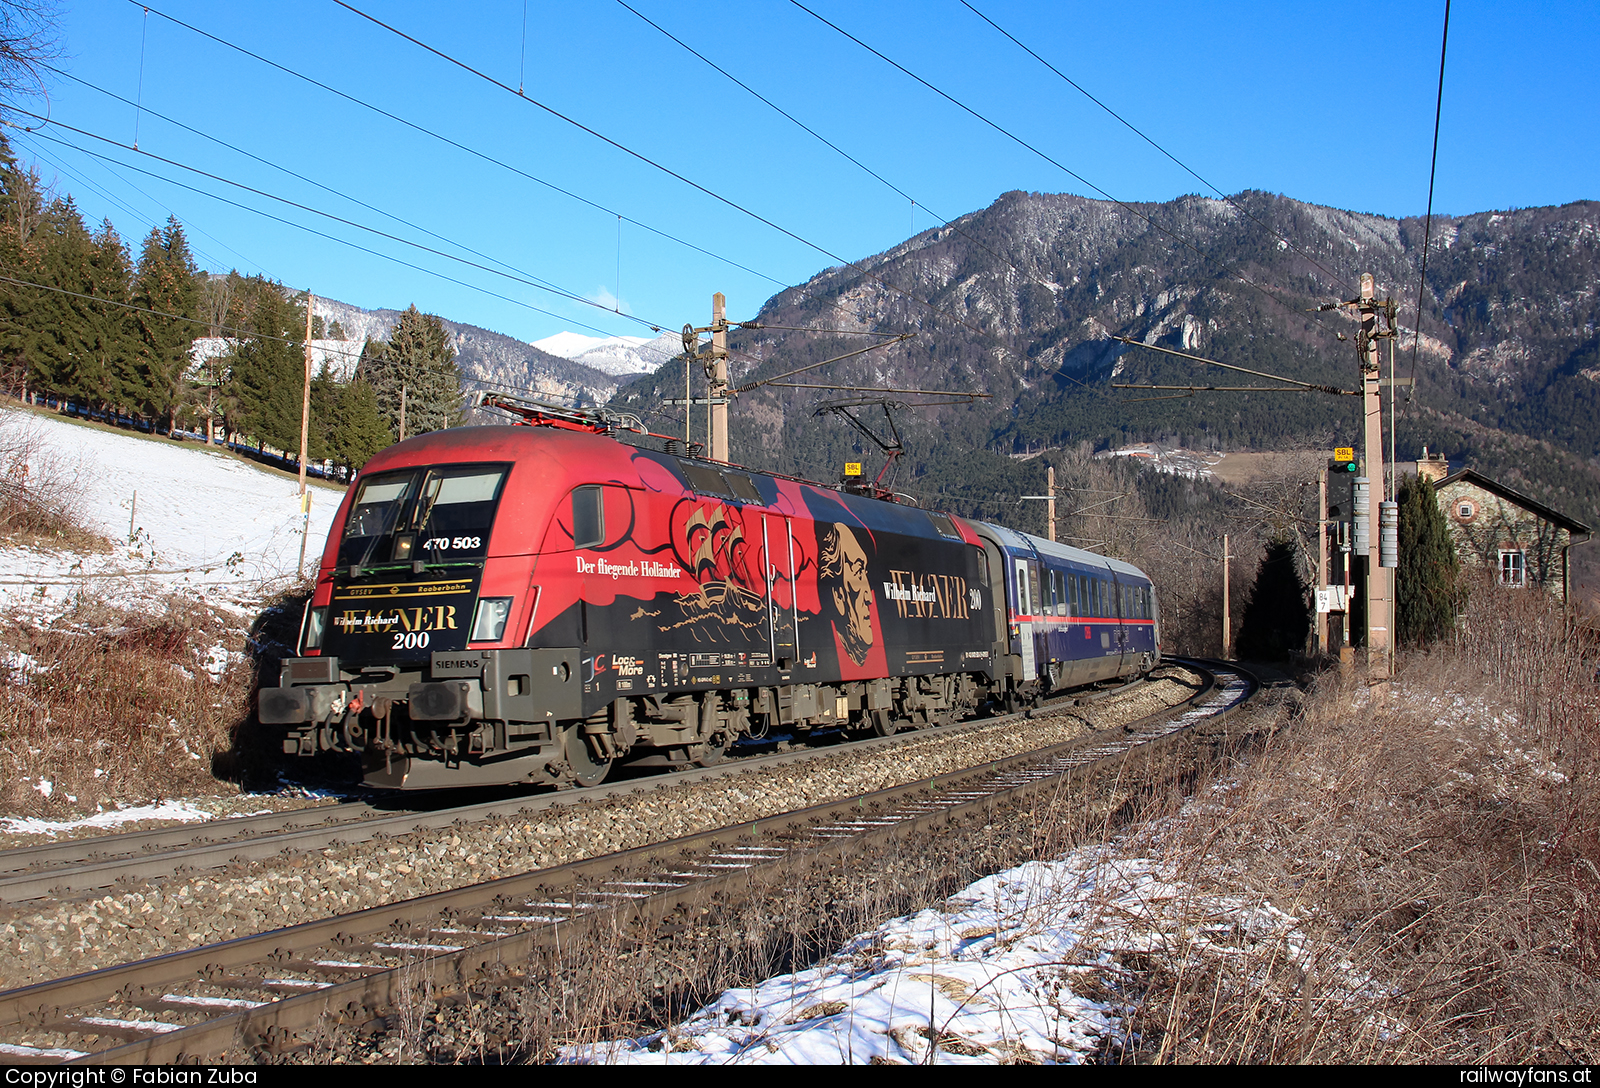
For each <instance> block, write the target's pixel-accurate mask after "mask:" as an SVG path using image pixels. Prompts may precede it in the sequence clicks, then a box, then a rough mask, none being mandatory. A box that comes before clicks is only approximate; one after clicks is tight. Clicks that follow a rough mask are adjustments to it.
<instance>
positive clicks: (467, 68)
mask: <svg viewBox="0 0 1600 1088" xmlns="http://www.w3.org/2000/svg"><path fill="white" fill-rule="evenodd" d="M333 2H334V3H335V4H337V5H339V6H340V7H342V8H344V9H345V10H346V11H349V12H350V13H351V14H353V15H358V16H360V17H361V18H363V19H365V20H367V21H368V22H370V23H372V24H373V25H374V26H377V27H381V28H382V29H384V30H387V31H388V32H389V33H391V34H393V35H394V36H395V37H397V38H401V39H403V40H405V41H408V42H410V43H411V44H412V45H415V46H416V47H417V48H418V49H421V50H423V51H424V52H426V53H431V54H432V55H433V56H435V57H438V58H439V59H440V60H442V61H445V62H446V63H448V64H451V65H454V66H455V67H457V68H460V69H461V70H462V71H464V72H467V73H469V74H470V75H474V76H477V77H478V78H479V79H481V80H483V81H484V82H485V83H488V84H491V85H492V86H495V87H498V88H500V89H501V90H502V91H505V92H506V93H507V94H510V95H514V96H515V97H517V98H518V99H521V100H522V101H524V102H526V103H528V104H529V105H531V106H535V107H537V108H539V109H541V110H543V111H544V112H545V113H548V114H549V115H550V116H552V117H554V118H556V119H557V120H560V121H564V122H566V123H567V124H569V125H571V126H573V127H574V128H576V129H579V130H580V131H582V132H586V133H588V134H589V135H590V136H593V137H594V138H595V139H597V140H599V141H600V142H601V143H604V144H606V145H607V146H608V147H613V148H616V149H617V150H618V151H621V152H622V153H623V154H625V155H628V156H629V157H631V158H634V159H637V160H638V161H639V162H642V163H644V164H645V165H646V166H649V167H651V168H652V169H655V170H659V171H660V172H661V173H663V174H666V175H667V176H668V177H671V178H673V179H675V180H677V181H680V182H682V183H683V184H685V185H687V186H689V187H690V188H691V189H694V190H695V191H696V192H699V193H704V194H705V195H706V196H708V197H710V198H711V199H713V200H715V201H717V202H718V203H719V204H723V205H725V206H726V207H729V208H732V209H733V210H734V211H736V212H738V213H740V214H741V215H745V216H748V217H749V218H751V219H754V220H755V221H756V222H758V223H761V224H763V225H764V226H767V227H770V228H772V229H773V230H775V231H777V232H778V233H779V234H782V235H783V236H784V237H786V238H792V239H793V240H794V241H796V242H799V243H800V244H801V245H803V246H805V247H806V248H808V249H813V250H815V251H816V252H818V253H820V254H822V255H823V256H824V257H827V258H828V259H829V260H832V261H836V262H838V263H839V264H842V265H845V266H846V267H848V268H853V269H855V270H856V271H857V272H859V273H860V274H861V275H862V276H864V277H866V278H867V279H869V280H872V281H873V282H874V283H876V284H878V285H879V286H880V287H883V288H884V289H885V290H887V291H890V292H892V293H894V294H897V295H900V296H902V297H903V298H906V299H908V300H910V301H912V302H915V303H917V304H918V305H921V306H926V307H927V308H928V309H929V310H930V311H932V312H934V313H936V314H937V313H945V315H946V316H947V317H948V318H949V320H951V321H953V322H955V323H956V324H958V325H962V326H964V327H966V328H968V329H971V330H972V331H974V332H976V333H978V334H979V335H980V336H985V337H989V338H991V339H994V340H996V341H997V342H999V338H998V337H995V336H994V334H993V333H991V332H989V331H987V330H985V329H981V328H979V327H978V326H976V325H972V324H970V323H969V322H966V321H963V320H961V319H960V318H959V317H955V316H954V315H952V314H949V313H946V312H945V311H941V310H940V309H939V308H938V307H936V306H934V305H933V304H932V303H931V302H928V301H926V300H924V299H921V298H918V297H917V296H915V295H913V294H911V293H910V292H909V291H906V290H904V289H903V288H900V287H896V286H895V285H894V284H892V283H889V282H888V281H887V280H885V279H883V278H882V277H881V276H878V275H875V274H874V273H873V272H871V271H870V270H868V269H867V268H866V267H865V266H864V265H863V264H862V262H860V261H852V260H850V259H849V258H847V257H844V256H842V255H840V254H838V253H835V252H833V251H832V250H830V249H827V248H826V247H824V246H821V245H818V244H817V243H816V242H813V241H811V240H810V239H808V238H804V237H802V236H801V235H799V234H796V233H795V232H794V231H792V230H790V229H789V228H787V227H784V226H781V225H779V224H778V223H775V222H773V221H772V220H771V219H768V218H766V217H765V216H763V215H761V214H760V213H759V212H756V211H753V210H751V209H750V208H746V207H745V206H744V205H742V204H739V203H738V202H736V201H734V200H731V199H729V198H728V197H725V196H723V195H722V194H720V193H717V192H715V191H713V190H711V189H708V188H707V187H706V186H704V185H701V184H700V183H699V182H697V181H694V180H693V179H691V178H688V177H685V176H684V175H683V174H680V173H678V172H677V171H676V170H674V169H672V168H671V167H669V166H666V165H665V164H663V163H659V162H656V161H655V160H654V159H652V158H650V157H649V156H647V155H645V154H643V153H642V152H638V151H635V150H633V149H632V148H631V147H628V146H626V145H625V144H622V143H619V142H617V141H616V140H613V139H612V138H611V137H609V136H607V135H605V134H604V133H601V132H597V131H596V130H594V129H592V128H590V127H589V126H588V125H585V124H584V123H583V122H582V121H579V120H576V119H575V118H572V117H568V116H567V115H566V114H564V113H562V112H561V111H560V110H557V109H555V108H554V107H552V106H548V105H546V104H545V103H543V102H540V101H539V100H538V99H536V98H533V97H532V96H530V95H527V94H519V93H518V92H517V91H516V90H515V89H514V88H512V87H511V86H509V85H508V84H505V83H502V82H501V81H500V80H498V79H496V78H495V77H494V76H491V75H489V74H488V73H487V72H484V71H482V70H480V69H477V68H474V67H473V66H472V65H470V64H468V63H466V62H465V61H463V60H459V59H457V58H455V57H453V56H451V55H450V54H448V53H446V52H444V51H442V50H440V49H437V48H435V47H434V46H431V45H429V44H428V43H427V42H424V41H421V40H420V39H418V38H415V37H413V36H411V35H410V34H407V33H406V32H405V31H403V30H400V29H399V28H397V27H394V26H391V25H389V24H388V23H386V22H384V21H383V20H382V19H379V18H377V17H376V16H373V15H369V14H367V13H366V12H364V11H362V10H361V9H360V8H357V7H355V6H353V5H351V4H348V3H346V2H345V0H333ZM785 286H788V285H785ZM1007 350H1014V349H1009V348H1008V349H1007Z"/></svg>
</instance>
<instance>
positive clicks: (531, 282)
mask: <svg viewBox="0 0 1600 1088" xmlns="http://www.w3.org/2000/svg"><path fill="white" fill-rule="evenodd" d="M17 112H18V113H22V114H24V115H25V116H30V117H34V116H37V115H36V114H29V113H28V112H27V111H26V110H20V109H19V110H18V111H17ZM40 119H41V120H42V118H40ZM50 124H51V126H52V127H54V128H60V129H65V130H66V131H68V132H73V133H77V134H78V135H80V136H87V137H88V138H90V139H91V140H98V141H100V142H101V143H105V144H110V145H111V146H112V147H115V148H117V149H119V150H121V151H131V152H132V153H134V154H136V155H143V156H145V157H146V158H149V159H153V160H155V161H156V162H159V163H163V164H165V165H167V166H173V167H176V168H177V169H179V170H186V171H188V172H189V173H191V174H198V175H199V176H201V177H203V178H207V179H209V180H211V181H216V182H220V183H221V184H223V185H229V186H232V187H233V188H236V189H242V190H243V191H245V192H247V193H251V194H253V195H255V196H259V197H263V198H265V199H267V200H274V201H277V202H278V203H280V204H286V205H288V206H289V207H291V208H295V209H298V210H299V211H303V212H307V213H309V214H311V215H316V216H321V217H322V218H324V219H330V220H332V221H333V222H335V223H339V224H342V225H344V226H347V227H353V228H355V229H356V230H359V231H364V232H366V233H368V234H372V235H376V236H377V237H379V238H383V239H386V240H388V241H391V242H397V243H399V244H400V245H403V246H410V247H411V248H413V249H418V250H421V251H422V252H424V253H428V254H432V255H433V256H435V257H443V258H444V259H445V260H447V261H455V262H457V263H458V264H463V265H466V266H467V267H469V268H475V269H477V270H478V271H480V272H488V273H489V274H490V275H494V276H500V277H503V278H505V279H508V280H511V281H513V282H514V283H520V284H523V285H524V286H527V287H535V288H538V289H539V290H541V291H548V292H550V293H551V294H554V295H558V296H560V297H562V298H565V299H568V300H569V301H572V302H577V303H581V304H582V305H585V306H592V307H594V308H595V309H597V310H603V311H605V312H606V313H617V311H615V310H613V309H612V308H611V307H609V306H605V305H602V304H601V303H598V302H595V301H593V300H591V299H587V298H584V297H583V296H582V295H579V294H576V293H574V292H572V291H568V290H567V289H566V288H564V287H561V286H559V285H557V284H554V283H551V282H550V281H548V280H545V279H542V278H540V277H538V276H531V275H523V274H520V273H516V272H507V271H505V270H504V269H497V268H491V267H490V266H488V265H485V264H480V263H479V262H477V261H470V260H468V259H466V258H465V257H460V256H457V255H456V254H453V253H447V252H445V251H444V250H441V249H435V248H434V247H432V246H427V245H423V244H422V243H421V242H416V241H412V240H411V239H409V238H404V237H402V236H400V235H398V234H391V233H389V232H388V231H384V230H379V229H378V228H377V227H370V226H367V225H366V224H364V223H359V222H357V221H355V220H354V219H346V218H345V217H344V216H341V215H335V214H334V213H332V212H328V211H323V210H322V209H320V208H315V207H312V206H311V205H309V204H302V203H301V202H299V201H297V200H290V199H289V198H288V197H285V196H279V195H277V194H276V193H269V192H267V191H266V190H265V189H258V188H256V187H255V186H253V185H246V184H245V183H244V182H242V181H234V180H233V179H231V178H225V177H223V176H222V175H220V174H213V173H211V172H210V171H209V170H202V169H200V168H199V167H198V166H190V165H188V164H187V163H182V162H179V161H177V160H176V159H169V158H167V157H165V156H163V155H157V154H155V153H154V152H151V151H145V150H143V149H141V148H137V147H133V146H132V145H130V144H125V143H123V142H122V141H120V140H114V139H112V138H111V137H109V136H102V135H100V134H98V133H95V132H90V131H88V130H87V129H81V128H77V127H75V126H73V125H69V124H66V123H64V122H62V121H59V120H52V121H51V122H50ZM38 136H39V138H41V139H49V138H50V137H48V136H44V135H43V134H42V133H40V134H38ZM56 142H58V143H61V144H62V146H65V147H72V148H74V149H75V150H77V151H80V152H82V153H84V154H86V155H95V157H96V158H102V157H104V156H100V155H96V153H95V152H93V151H90V150H88V149H87V148H84V147H80V146H78V145H76V144H69V143H66V142H65V141H56ZM109 161H111V162H116V163H117V165H119V166H123V167H124V168H126V169H129V170H137V169H138V167H135V166H131V165H129V164H127V163H121V162H117V160H115V159H111V160H109ZM140 172H141V173H149V171H140ZM152 176H155V177H160V175H152ZM162 180H164V181H167V182H168V183H170V184H174V185H176V184H178V182H175V181H172V179H170V178H163V179H162ZM208 195H210V194H208ZM452 244H455V243H452ZM462 248H465V247H462ZM617 316H619V317H621V318H624V319H625V320H628V321H633V322H635V323H637V324H640V325H643V326H645V327H646V328H649V329H652V330H656V331H659V330H660V329H661V327H662V326H661V325H660V324H658V323H656V322H653V321H647V320H645V319H644V318H642V317H635V316H634V315H632V314H617Z"/></svg>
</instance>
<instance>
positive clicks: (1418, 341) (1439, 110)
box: [1390, 0, 1450, 396]
mask: <svg viewBox="0 0 1600 1088" xmlns="http://www.w3.org/2000/svg"><path fill="white" fill-rule="evenodd" d="M1449 44H1450V0H1444V32H1443V34H1442V35H1441V38H1440V41H1439V97H1438V99H1437V100H1436V101H1435V102H1434V106H1433V161H1432V162H1431V164H1430V165H1429V166H1428V217H1427V219H1426V220H1424V221H1423V225H1422V270H1421V271H1420V272H1419V273H1418V274H1417V331H1416V335H1415V336H1413V337H1412V338H1411V393H1410V395H1411V396H1416V389H1417V384H1416V383H1417V349H1418V348H1419V347H1420V346H1421V345H1422V292H1423V289H1424V288H1425V287H1426V286H1427V283H1428V236H1429V234H1430V232H1431V231H1432V229H1433V181H1434V178H1435V177H1436V176H1437V174H1438V171H1439V119H1440V118H1441V117H1442V116H1443V115H1444V56H1445V49H1446V48H1447V47H1448V46H1449ZM1390 395H1391V396H1392V395H1393V390H1390Z"/></svg>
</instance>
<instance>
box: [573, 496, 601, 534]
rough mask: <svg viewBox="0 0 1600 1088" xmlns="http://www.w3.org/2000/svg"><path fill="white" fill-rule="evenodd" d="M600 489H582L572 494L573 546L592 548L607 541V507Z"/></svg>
mask: <svg viewBox="0 0 1600 1088" xmlns="http://www.w3.org/2000/svg"><path fill="white" fill-rule="evenodd" d="M601 500H602V495H601V492H600V489H599V488H598V487H580V488H578V489H577V490H575V491H573V493H572V546H573V547H574V548H591V547H593V546H594V545H596V544H601V543H604V541H605V539H606V515H605V506H604V505H603V503H602V501H601Z"/></svg>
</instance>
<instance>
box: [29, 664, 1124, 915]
mask: <svg viewBox="0 0 1600 1088" xmlns="http://www.w3.org/2000/svg"><path fill="white" fill-rule="evenodd" d="M1139 683H1140V682H1139V681H1134V682H1131V683H1128V684H1122V685H1118V686H1117V687H1114V688H1105V689H1102V690H1099V691H1095V692H1089V693H1075V694H1073V695H1067V696H1062V697H1060V698H1058V699H1055V700H1051V701H1049V702H1047V703H1045V704H1043V705H1042V706H1041V707H1040V708H1039V709H1038V710H1036V711H1034V713H1039V712H1041V711H1044V710H1047V709H1048V708H1050V707H1053V706H1069V705H1074V704H1078V703H1085V702H1090V701H1094V700H1098V699H1103V698H1106V697H1109V696H1113V695H1116V694H1117V693H1119V692H1124V691H1127V690H1129V689H1130V688H1134V687H1137V686H1138V684H1139ZM1011 717H1014V716H1013V715H1005V716H1002V717H1000V718H980V719H969V720H968V721H964V722H959V723H956V724H953V725H949V726H941V727H939V728H940V730H941V732H942V733H944V734H948V735H957V734H958V733H959V732H960V731H961V730H963V729H969V728H982V727H987V726H992V725H994V724H995V723H996V722H999V721H1005V720H1007V719H1009V718H1011ZM926 733H927V731H926V730H918V731H915V732H910V733H902V734H899V735H898V736H895V737H886V738H880V739H877V740H871V741H862V742H857V743H856V744H855V746H854V749H853V750H855V751H862V750H871V749H872V748H874V747H880V748H893V747H895V746H896V745H897V744H904V743H907V742H908V741H910V740H912V739H915V738H920V737H923V736H925V735H926ZM821 739H822V741H823V744H822V745H821V746H811V747H800V748H797V749H793V750H780V751H777V752H773V753H768V754H760V755H747V756H744V757H742V758H730V759H729V760H728V761H727V762H725V763H722V764H718V765H717V766H715V767H710V768H696V769H692V770H685V771H678V772H675V773H671V774H654V775H651V776H650V777H648V778H642V779H640V778H635V779H627V780H622V781H618V782H612V783H606V784H603V785H599V786H592V787H590V788H588V789H585V790H571V791H563V792H560V793H554V792H552V793H542V794H525V793H524V794H515V795H512V796H507V797H501V798H497V799H494V800H490V801H481V802H476V803H472V804H467V805H454V806H449V807H446V808H439V809H433V810H417V809H407V810H404V811H400V812H395V811H389V810H384V809H380V808H377V807H374V806H372V805H370V804H366V803H362V802H351V803H347V804H342V805H338V806H328V807H325V808H320V809H301V810H298V811H294V812H281V813H267V814H263V815H260V816H248V817H240V818H238V819H232V820H216V821H211V822H208V823H206V824H204V825H201V826H198V827H197V826H195V825H192V824H191V825H184V826H180V827H166V828H158V829H155V830H147V831H131V832H126V833H123V834H118V835H101V836H95V837H91V838H81V839H69V840H65V841H62V842H57V843H45V844H42V845H38V846H30V847H24V848H21V849H16V850H6V851H0V903H23V902H26V901H28V900H33V899H41V898H46V897H50V898H55V899H63V898H69V897H71V896H74V895H83V894H88V893H94V892H98V891H100V890H102V889H105V888H111V887H116V886H119V885H120V886H127V885H130V884H133V883H138V882H143V881H149V880H155V879H159V878H161V877H165V876H170V875H171V874H173V873H177V872H179V871H184V870H189V871H198V870H205V869H220V868H224V867H226V866H229V865H236V864H248V863H250V862H256V861H263V860H266V859H269V858H276V857H281V856H283V855H285V854H293V853H312V852H315V851H320V850H325V849H327V848H329V847H331V846H337V845H350V844H354V843H362V842H370V841H372V840H374V839H378V838H381V837H393V836H397V835H405V834H409V833H412V832H420V831H436V830H440V829H442V828H447V827H450V826H452V825H454V824H458V823H463V822H465V823H473V822H476V821H480V820H490V819H497V818H503V817H515V816H532V815H535V814H537V813H539V812H543V811H546V810H548V809H550V808H554V807H557V806H560V805H568V804H573V803H589V802H593V801H600V800H604V799H605V798H608V797H614V796H618V795H620V794H626V793H633V792H637V791H640V790H648V789H656V788H663V787H666V786H670V785H675V784H681V783H684V782H694V781H700V780H703V779H706V778H710V777H717V776H721V775H726V774H729V773H734V772H740V771H745V770H749V769H750V768H752V767H756V766H765V765H782V764H785V763H793V762H800V761H804V760H807V759H815V758H823V757H826V756H827V755H828V754H829V752H830V751H835V750H837V749H834V748H831V747H828V746H826V744H827V741H828V739H829V738H826V737H824V738H821Z"/></svg>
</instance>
